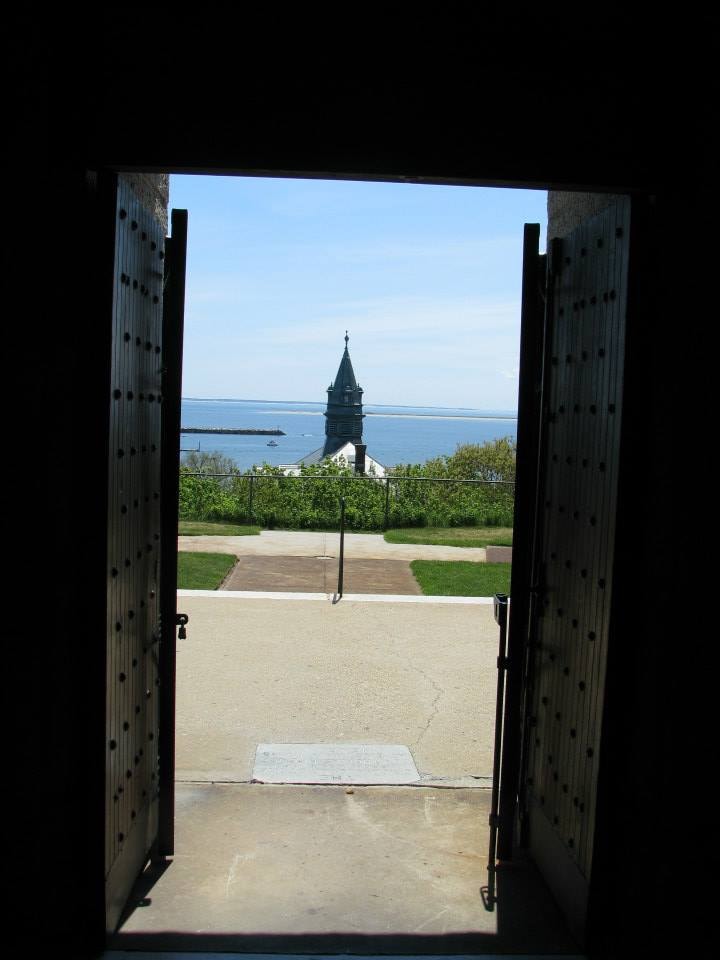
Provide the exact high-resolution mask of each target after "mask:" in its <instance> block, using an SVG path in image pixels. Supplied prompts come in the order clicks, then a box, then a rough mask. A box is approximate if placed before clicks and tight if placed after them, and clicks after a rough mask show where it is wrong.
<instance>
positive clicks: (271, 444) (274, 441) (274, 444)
mask: <svg viewBox="0 0 720 960" xmlns="http://www.w3.org/2000/svg"><path fill="white" fill-rule="evenodd" d="M267 445H268V446H269V447H277V446H279V443H278V442H277V440H268V442H267Z"/></svg>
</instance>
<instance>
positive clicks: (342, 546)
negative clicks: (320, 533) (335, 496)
mask: <svg viewBox="0 0 720 960" xmlns="http://www.w3.org/2000/svg"><path fill="white" fill-rule="evenodd" d="M339 561H340V562H339V564H338V588H337V593H338V600H339V599H340V597H342V595H343V566H344V563H345V497H340V556H339Z"/></svg>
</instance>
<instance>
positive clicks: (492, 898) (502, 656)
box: [483, 593, 508, 910]
mask: <svg viewBox="0 0 720 960" xmlns="http://www.w3.org/2000/svg"><path fill="white" fill-rule="evenodd" d="M494 607H495V620H496V622H497V623H498V624H499V625H500V639H499V642H498V658H497V696H496V698H495V753H494V756H493V779H492V794H491V800H490V819H489V823H490V849H489V852H488V886H487V896H486V897H484V898H483V899H484V901H485V908H486V909H487V910H493V909H494V908H495V904H496V903H497V897H496V895H495V871H496V863H495V858H496V851H497V835H498V827H499V826H500V817H499V815H498V807H499V800H500V759H501V749H502V732H503V706H504V703H503V701H504V693H505V672H506V670H507V668H508V659H507V612H508V598H507V595H506V594H504V593H496V594H495V603H494Z"/></svg>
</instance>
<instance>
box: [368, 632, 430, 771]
mask: <svg viewBox="0 0 720 960" xmlns="http://www.w3.org/2000/svg"><path fill="white" fill-rule="evenodd" d="M367 618H368V619H369V620H372V619H373V617H372V614H369V615H368V616H367ZM388 653H390V654H391V655H392V656H394V657H396V658H397V659H398V660H400V661H401V662H403V663H405V664H407V666H409V667H410V669H411V670H414V671H415V672H416V673H419V674H420V676H421V677H423V679H424V680H426V681H427V683H429V684H430V686H431V687H432V689H433V690H434V691H435V699H434V700H433V702H432V704H431V705H430V711H431V712H430V716H429V717H428V720H427V723H426V724H425V726H424V728H423V729H422V730H421V731H420V735H419V736H418V738H417V739H416V740H415V742H414V743H412V744H411V747H412V750H413V756H415V753H414V751H416V750H418V749H419V747H420V743H421V742H422V740H423V738H424V737H425V736H426V734H427V732H428V730H429V729H430V726H431V724H432V722H433V720H434V719H435V717H436V716H437V715H438V704H439V703H440V700H441V698H442V697H443V695H444V694H445V690H444V689H443V688H442V687H441V686H439V685H438V684H437V683H436V682H435V680H433V678H432V677H431V676H429V675H428V674H427V673H426V672H425V671H424V670H423V669H422V668H421V667H418V666H417V664H416V663H414V662H413V661H412V659H411V658H410V657H409V656H408V655H407V654H402V653H400V652H399V651H397V650H395V649H394V648H393V647H392V646H391V647H389V648H388ZM419 772H420V775H421V776H422V775H423V773H422V771H419Z"/></svg>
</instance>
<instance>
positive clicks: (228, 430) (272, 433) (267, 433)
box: [180, 427, 286, 437]
mask: <svg viewBox="0 0 720 960" xmlns="http://www.w3.org/2000/svg"><path fill="white" fill-rule="evenodd" d="M180 433H217V434H223V435H227V434H232V435H243V436H245V435H247V436H250V437H284V436H285V435H286V434H285V431H284V430H281V429H280V428H279V427H275V429H273V430H256V429H253V428H247V429H246V428H243V427H180Z"/></svg>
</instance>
